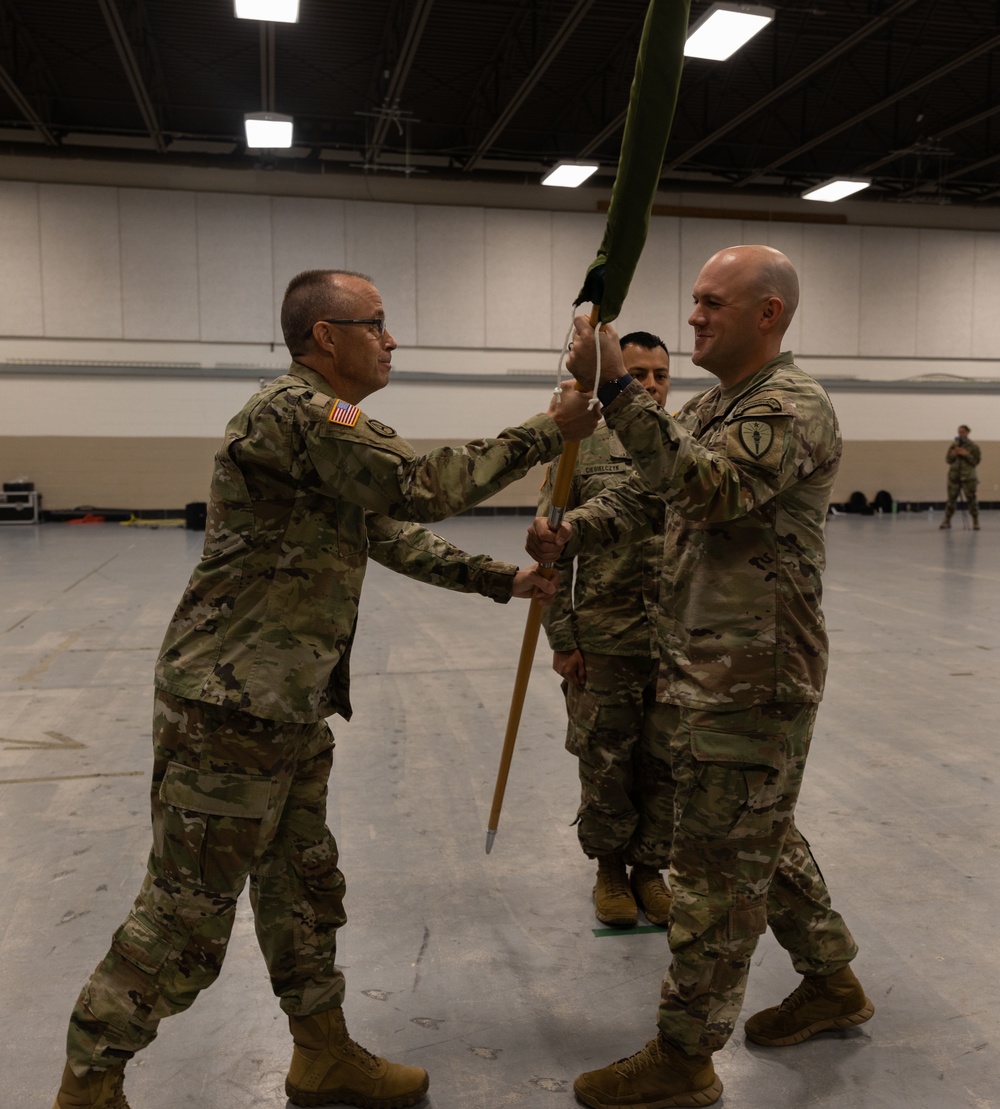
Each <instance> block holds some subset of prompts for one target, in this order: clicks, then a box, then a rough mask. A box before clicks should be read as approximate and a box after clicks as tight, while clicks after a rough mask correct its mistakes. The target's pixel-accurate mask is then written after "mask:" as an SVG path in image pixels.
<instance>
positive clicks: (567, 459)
mask: <svg viewBox="0 0 1000 1109" xmlns="http://www.w3.org/2000/svg"><path fill="white" fill-rule="evenodd" d="M599 311H600V308H599V306H598V305H596V304H595V305H594V308H593V311H592V312H591V313H590V323H591V326H592V327H596V326H597V320H598V316H599ZM577 388H578V389H579V388H580V386H579V385H577ZM579 453H580V444H579V443H567V444H566V445H565V446H564V447H563V452H562V454H561V455H560V457H559V465H558V466H557V467H556V478H555V481H554V482H553V485H552V506H551V509H550V511H549V527H550V528H551V530H552V531H558V530H559V525H560V524H561V523H562V519H563V515H564V513H565V512H566V504H567V502H568V501H569V491H570V487H571V486H572V484H573V472H574V471H575V470H576V459H577V455H578V454H579ZM539 571H540V573H541V574H542V575H543V576H544V577H546V578H551V577H552V575H553V574H554V573H555V572H556V568H555V566H554V565H553V564H552V563H548V564H545V563H543V564H542V565H541V566H540V567H539ZM541 626H542V606H541V605H540V604H539V603H538V594H537V593H536V594H535V596H534V597H533V598H532V600H531V604H530V606H529V607H528V619H527V620H526V621H525V624H524V635H523V637H522V639H521V654H520V656H519V657H518V660H517V672H516V673H515V675H514V692H513V693H512V694H511V699H510V712H509V713H508V714H507V730H506V732H505V733H504V737H503V751H502V753H501V755H500V768H499V769H498V770H497V783H496V786H495V787H494V789H493V807H492V808H491V809H490V820H489V824H487V826H486V854H487V855H488V854H489V853H490V851H491V850H492V848H493V841H494V840H495V839H496V835H497V828H498V827H499V825H500V809H501V808H502V807H503V795H504V792H505V790H506V789H507V775H508V774H509V773H510V764H511V760H512V759H513V757H514V744H515V743H516V742H517V729H518V728H519V727H520V724H521V711H522V710H523V708H524V698H525V694H526V693H527V692H528V679H529V678H530V677H531V666H532V663H533V662H534V661H535V648H536V647H537V646H538V630H539V628H540V627H541Z"/></svg>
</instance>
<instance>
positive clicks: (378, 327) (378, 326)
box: [309, 316, 385, 339]
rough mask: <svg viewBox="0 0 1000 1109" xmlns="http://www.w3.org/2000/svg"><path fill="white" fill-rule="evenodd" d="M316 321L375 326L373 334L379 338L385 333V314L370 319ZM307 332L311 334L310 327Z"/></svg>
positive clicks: (318, 321)
mask: <svg viewBox="0 0 1000 1109" xmlns="http://www.w3.org/2000/svg"><path fill="white" fill-rule="evenodd" d="M316 323H337V324H348V323H356V324H367V325H368V326H370V327H374V328H375V334H376V335H377V336H378V337H379V338H380V339H381V338H382V336H383V335H384V334H385V316H372V318H371V319H370V320H317V321H316ZM309 334H310V335H311V334H312V328H310V329H309Z"/></svg>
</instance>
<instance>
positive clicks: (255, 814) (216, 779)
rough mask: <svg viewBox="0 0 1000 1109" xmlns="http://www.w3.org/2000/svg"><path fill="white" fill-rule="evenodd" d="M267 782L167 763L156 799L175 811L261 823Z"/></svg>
mask: <svg viewBox="0 0 1000 1109" xmlns="http://www.w3.org/2000/svg"><path fill="white" fill-rule="evenodd" d="M270 795H271V780H270V779H269V778H259V777H254V776H252V775H250V774H213V773H211V772H210V771H206V770H196V769H194V767H191V766H185V765H184V764H183V763H179V762H171V763H169V764H168V765H167V772H166V774H165V775H164V776H163V782H162V783H161V785H160V800H161V801H163V802H164V804H167V805H173V807H174V808H176V809H187V810H189V811H190V812H199V813H206V814H207V815H209V816H236V817H243V818H244V819H247V820H261V819H263V817H264V815H265V813H266V812H267V804H268V799H269V797H270Z"/></svg>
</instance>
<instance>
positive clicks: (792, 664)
mask: <svg viewBox="0 0 1000 1109" xmlns="http://www.w3.org/2000/svg"><path fill="white" fill-rule="evenodd" d="M693 296H694V308H693V310H692V312H691V316H690V318H689V321H688V322H689V323H690V324H691V326H692V327H693V328H694V349H693V352H692V355H691V360H692V361H693V362H694V364H695V365H696V366H701V367H703V368H704V369H706V370H708V371H709V372H711V373H712V374H714V375H715V376H716V377H717V378H718V379H719V383H718V385H716V386H715V387H713V388H711V389H709V390H708V391H707V392H705V393H702V394H701V395H700V396H697V397H695V398H694V399H693V400H691V401H689V402H688V403H687V404H686V405H684V407H683V408H682V409H681V410H680V412H679V413H678V414H677V416H676V418H674V417H671V416H669V415H667V414H666V413H665V412H664V411H663V410H662V409H660V408H658V407H656V405H654V404H653V403H652V401H651V400H650V399H649V398H648V397H647V396H646V394H645V393H644V391H643V390H642V389H641V388H640V387H639V386H638V385H636V384H635V383H633V382H632V379H631V378H630V377H629V376H628V375H627V374H625V372H624V367H623V365H622V362H621V356H620V353H619V351H618V346H617V343H616V342H615V341H614V333H613V331H611V330H610V329H608V331H606V332H602V333H601V337H600V338H601V351H602V353H601V357H602V379H603V381H604V384H602V385H601V387H600V389H599V390H598V397H599V399H600V401H601V404H602V405H603V406H604V416H605V419H606V420H607V422H608V424H609V426H610V427H611V428H612V429H613V430H614V431H615V432H616V433H617V434H618V435H619V437H620V438H621V441H622V443H623V444H624V445H625V447H626V448H627V449H628V451H629V453H630V455H631V457H632V462H633V465H634V466H635V470H636V473H635V475H634V476H633V477H631V478H630V479H629V480H628V481H627V482H626V483H625V484H623V485H621V486H618V487H617V488H616V489H614V490H609V491H607V492H605V493H603V494H601V495H600V496H598V497H597V498H595V499H594V500H592V501H590V502H589V503H588V504H587V505H584V506H583V507H582V508H579V509H576V510H574V511H573V512H571V513H570V514H569V515H568V516H567V518H566V520H565V521H564V522H563V524H562V525H561V526H560V529H559V530H558V531H557V532H552V531H550V530H549V528H548V523H547V521H546V520H536V521H535V523H534V525H533V526H532V529H531V530H530V531H529V551H530V553H531V554H532V556H533V557H535V558H538V559H539V560H540V561H545V562H548V561H553V560H555V559H557V558H559V557H569V556H573V555H576V554H578V553H579V551H580V550H581V549H595V548H596V547H598V546H600V545H602V544H608V545H616V546H617V545H619V544H623V543H627V542H628V541H629V539H630V537H631V535H632V534H639V535H642V534H647V533H648V531H647V529H648V527H649V521H650V519H655V518H656V515H657V513H658V512H659V511H661V508H660V507H659V506H658V503H657V502H663V501H665V502H666V506H667V509H668V511H667V514H666V517H665V543H664V550H663V566H662V578H661V589H660V595H661V605H660V675H659V682H658V688H657V697H658V702H657V705H656V709H655V711H656V712H658V713H659V714H660V723H659V727H658V728H657V729H656V733H657V734H659V735H661V736H663V737H664V742H663V743H662V745H661V748H660V750H659V752H658V756H659V758H661V759H662V760H663V761H664V762H665V763H666V764H667V766H668V768H669V773H670V774H671V776H672V778H673V781H674V784H675V798H674V827H673V846H672V848H671V854H670V887H671V893H672V894H673V899H674V900H673V908H672V911H671V918H670V926H669V933H668V935H669V943H670V951H671V956H672V959H671V963H670V967H669V968H668V970H667V973H666V975H665V977H664V980H663V988H662V995H661V1003H660V1009H659V1015H658V1020H657V1025H658V1032H657V1035H656V1036H655V1038H653V1039H651V1040H650V1041H649V1042H648V1043H647V1044H646V1046H645V1047H644V1048H642V1049H641V1050H640V1051H637V1052H636V1053H635V1054H634V1055H631V1056H629V1057H628V1058H627V1059H620V1060H618V1061H617V1062H615V1063H612V1064H610V1065H608V1066H606V1067H603V1068H602V1069H600V1070H596V1071H592V1072H589V1073H587V1074H583V1075H580V1077H579V1078H577V1080H576V1082H575V1083H574V1087H573V1088H574V1091H575V1093H576V1096H577V1098H578V1099H579V1100H580V1101H582V1102H583V1104H585V1105H588V1106H591V1107H592V1109H612V1107H615V1109H620V1107H623V1106H648V1107H653V1106H656V1107H657V1109H660V1107H664V1106H667V1105H675V1106H685V1105H686V1106H696V1105H697V1106H704V1105H711V1104H713V1103H714V1102H716V1101H718V1099H719V1098H720V1097H721V1095H722V1082H721V1081H720V1080H719V1078H718V1077H717V1076H716V1074H715V1069H714V1067H713V1065H712V1056H713V1054H714V1053H715V1052H716V1051H719V1050H720V1049H721V1048H722V1047H723V1046H724V1044H725V1043H726V1041H727V1040H728V1039H729V1037H730V1036H731V1035H732V1033H733V1030H734V1027H735V1023H736V1018H737V1016H738V1015H739V1012H740V1008H741V1006H742V1004H743V996H744V992H745V989H746V980H747V973H748V970H749V966H750V959H751V956H752V954H753V951H754V949H755V947H756V945H757V941H758V938H759V937H760V935H761V934H762V933H763V932H764V931H765V929H766V928H767V926H768V925H770V927H771V930H772V931H773V933H774V935H775V937H776V938H777V940H778V942H779V943H780V944H781V945H782V947H784V948H785V949H786V950H787V951H788V952H789V954H790V955H791V957H792V962H793V965H794V967H795V969H796V970H797V971H798V972H799V973H800V974H801V975H802V976H803V977H802V981H801V983H800V985H799V986H798V987H797V989H795V990H794V991H793V992H792V993H791V994H790V995H789V997H787V998H786V999H785V1000H784V1001H783V1002H782V1003H781V1005H779V1006H775V1007H773V1008H770V1009H765V1010H763V1011H762V1012H760V1013H757V1014H755V1015H754V1016H752V1017H750V1018H749V1019H748V1020H747V1022H746V1026H745V1031H746V1035H747V1037H748V1038H749V1039H750V1040H752V1041H753V1042H754V1043H757V1044H762V1045H764V1046H768V1047H780V1046H786V1045H791V1044H796V1043H800V1042H801V1041H803V1040H805V1039H808V1038H809V1037H810V1036H813V1035H815V1034H816V1033H817V1032H822V1031H824V1030H826V1029H833V1028H848V1027H850V1026H852V1025H856V1024H861V1023H863V1022H864V1021H867V1020H869V1019H870V1018H871V1016H872V1013H873V1012H874V1008H873V1006H872V1004H871V1002H870V1001H869V1000H868V998H867V997H866V996H865V992H864V990H863V988H862V986H861V984H860V983H859V982H858V980H857V978H856V977H855V976H854V973H853V972H852V970H851V968H850V963H851V960H852V959H854V957H855V955H856V954H857V945H856V944H855V942H854V939H853V938H852V936H851V934H850V932H849V931H848V929H847V926H846V925H845V923H844V921H843V918H842V917H841V916H840V915H839V913H837V912H835V911H834V910H833V908H832V906H831V903H830V895H829V892H828V890H827V887H826V883H825V882H824V880H823V876H822V875H821V874H820V871H819V868H818V867H817V865H816V862H815V860H814V859H813V856H812V853H811V851H810V849H809V845H808V843H807V842H806V841H805V839H804V838H803V837H802V835H801V834H800V833H799V832H798V830H797V829H796V826H795V820H794V813H795V805H796V801H797V799H798V794H799V788H800V785H801V781H802V774H803V771H804V768H805V762H806V756H807V754H808V751H809V744H810V741H811V739H812V730H813V722H814V719H815V716H816V706H817V702H818V701H819V700H820V698H821V696H822V693H823V685H824V681H825V677H826V665H827V648H828V643H827V637H826V631H825V628H824V624H823V616H822V612H821V609H820V597H821V583H820V575H821V573H822V570H823V567H824V563H825V555H824V539H823V527H824V523H825V519H826V513H827V508H828V505H829V501H830V494H831V491H832V489H833V483H834V477H835V475H836V471H837V466H838V464H839V461H840V453H841V441H840V434H839V431H838V427H837V420H836V416H835V415H834V412H833V408H832V406H831V404H830V399H829V397H828V396H827V395H826V393H825V392H824V391H823V390H822V389H821V388H820V387H819V385H817V383H816V382H815V381H813V380H812V378H810V377H809V376H808V375H806V374H804V373H803V372H802V371H801V370H800V369H799V368H798V367H797V366H796V365H795V363H794V361H793V358H792V355H791V353H790V352H789V351H784V352H782V350H781V341H782V338H783V336H784V334H785V331H786V329H787V327H788V324H789V322H790V321H791V318H792V315H793V313H794V311H795V307H796V305H797V303H798V277H797V275H796V273H795V269H794V268H793V266H792V264H791V262H790V261H789V260H788V259H787V258H786V257H785V256H784V255H783V254H781V253H780V252H779V251H777V250H773V249H771V248H770V247H765V246H737V247H730V248H729V249H727V250H723V251H720V252H719V253H718V254H716V255H714V256H713V257H712V258H710V259H709V260H708V262H706V264H705V265H704V266H703V267H702V270H701V273H700V274H699V275H698V278H697V280H696V281H695V285H694V290H693ZM576 331H577V339H576V340H574V343H573V349H572V352H571V355H570V358H569V361H568V366H569V369H570V371H571V372H572V373H573V374H574V375H575V376H577V377H578V379H579V380H581V381H586V380H587V378H588V375H589V376H590V380H591V381H593V375H594V368H595V367H594V363H595V355H594V341H595V337H594V333H593V328H592V327H591V326H590V324H589V321H588V320H587V319H586V318H585V317H578V318H577V321H576Z"/></svg>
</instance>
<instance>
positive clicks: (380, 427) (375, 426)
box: [368, 417, 396, 439]
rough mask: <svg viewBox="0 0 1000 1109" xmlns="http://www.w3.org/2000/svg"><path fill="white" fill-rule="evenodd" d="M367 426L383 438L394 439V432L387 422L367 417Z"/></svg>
mask: <svg viewBox="0 0 1000 1109" xmlns="http://www.w3.org/2000/svg"><path fill="white" fill-rule="evenodd" d="M368 426H369V427H370V428H371V429H372V431H374V432H375V434H376V435H381V436H382V437H383V438H385V439H395V438H396V432H395V430H394V429H393V428H391V427H389V425H388V424H383V423H380V422H379V421H378V420H373V419H371V418H370V417H369V419H368Z"/></svg>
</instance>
